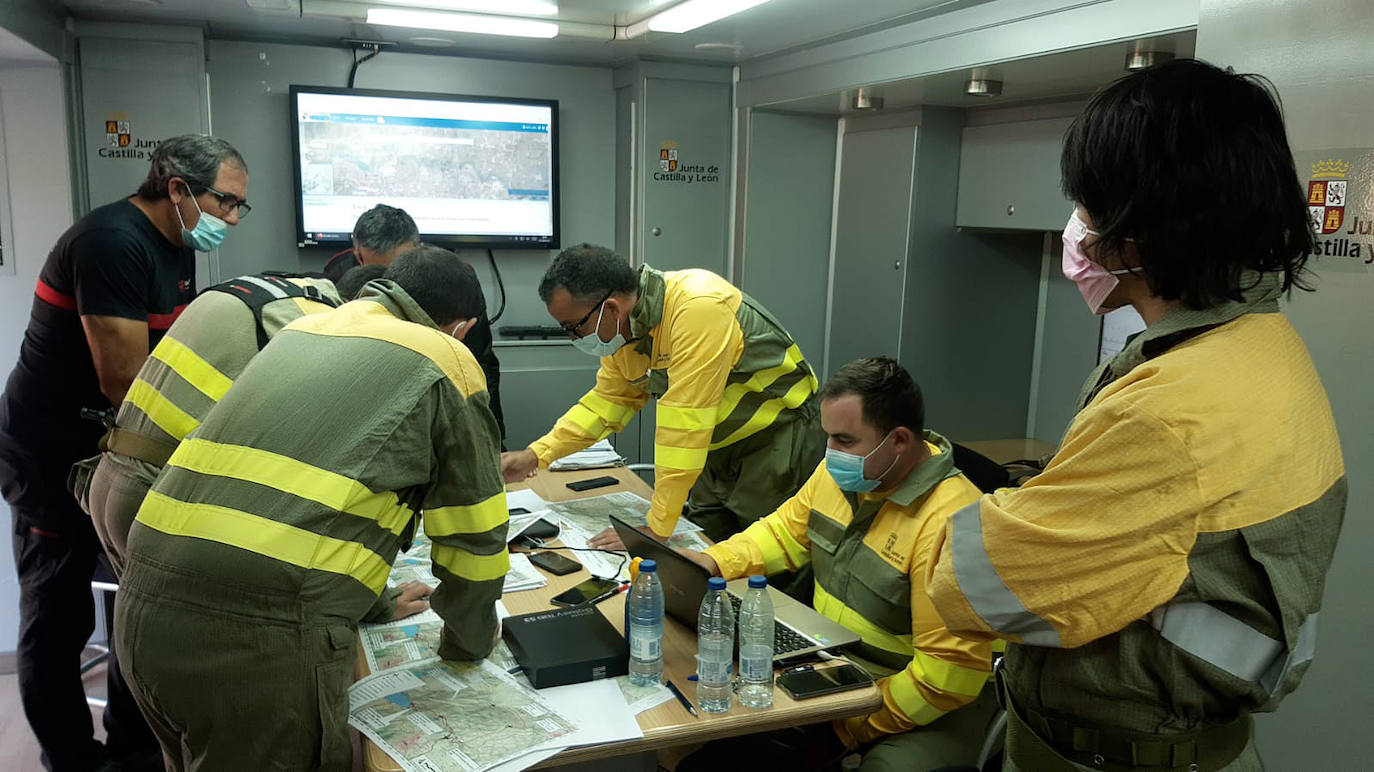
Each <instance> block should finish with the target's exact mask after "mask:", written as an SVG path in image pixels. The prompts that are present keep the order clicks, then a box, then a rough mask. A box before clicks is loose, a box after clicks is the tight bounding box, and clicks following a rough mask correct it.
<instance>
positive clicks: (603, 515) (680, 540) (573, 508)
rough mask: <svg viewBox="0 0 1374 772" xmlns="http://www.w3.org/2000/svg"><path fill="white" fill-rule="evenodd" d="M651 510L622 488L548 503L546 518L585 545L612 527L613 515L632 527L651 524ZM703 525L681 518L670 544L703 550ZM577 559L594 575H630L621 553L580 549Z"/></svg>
mask: <svg viewBox="0 0 1374 772" xmlns="http://www.w3.org/2000/svg"><path fill="white" fill-rule="evenodd" d="M648 512H649V502H648V501H647V500H645V499H643V498H641V497H639V496H636V495H635V494H633V493H629V492H626V491H620V492H617V493H607V494H605V495H604V496H592V497H590V498H585V499H574V500H572V501H559V502H554V503H550V504H549V514H548V515H547V516H546V517H545V519H546V520H549V521H550V522H554V523H557V525H558V526H559V528H560V529H561V530H560V533H559V535H558V536H559V538H560V539H562V540H563V543H564V544H566V545H567V546H569V547H579V548H585V547H586V546H587V543H588V542H589V541H591V539H592V537H593V536H596V535H597V534H598V533H601V532H602V531H604V530H606V529H607V528H610V527H611V515H615V516H616V517H619V518H620V519H621V520H624V521H625V522H627V523H629V524H630V525H632V526H635V527H640V526H643V525H645V524H647V523H648V520H647V519H646V517H645V515H647V514H648ZM700 531H701V526H699V525H697V524H696V523H693V522H692V521H690V520H688V519H687V518H685V517H682V518H678V521H677V525H676V526H675V527H674V528H673V535H672V536H671V537H669V539H668V544H669V546H671V547H674V548H686V549H695V550H701V549H705V548H706V547H707V545H708V543H707V542H706V541H704V540H703V539H702V538H701V536H700V533H699V532H700ZM577 559H578V560H579V561H581V562H582V564H583V565H584V566H586V567H587V570H588V571H590V572H591V573H592V575H594V576H602V577H606V578H619V579H622V580H625V579H628V578H629V568H628V566H627V565H626V561H625V560H624V559H622V557H621V556H620V555H610V554H607V553H604V552H584V551H580V550H579V551H578V552H577Z"/></svg>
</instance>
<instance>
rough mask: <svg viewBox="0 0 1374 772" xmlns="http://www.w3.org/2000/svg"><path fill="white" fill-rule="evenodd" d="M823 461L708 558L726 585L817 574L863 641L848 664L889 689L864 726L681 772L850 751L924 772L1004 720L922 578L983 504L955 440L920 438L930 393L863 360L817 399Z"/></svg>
mask: <svg viewBox="0 0 1374 772" xmlns="http://www.w3.org/2000/svg"><path fill="white" fill-rule="evenodd" d="M820 400H821V422H822V424H823V426H824V428H825V432H826V434H827V435H829V448H828V450H827V451H826V455H825V461H824V462H822V463H821V464H820V465H819V466H818V467H816V469H815V470H814V473H813V474H812V475H811V478H810V479H809V480H807V482H806V484H805V485H804V486H803V487H802V489H801V490H800V491H798V493H797V495H795V496H793V497H792V498H790V499H788V500H787V501H786V502H785V503H784V504H783V505H782V506H781V507H779V508H778V510H777V511H775V512H773V513H772V514H770V515H768V516H767V517H764V518H763V519H762V520H759V521H758V522H756V523H754V524H753V525H751V526H749V527H748V528H746V529H745V530H744V532H743V533H740V534H737V535H735V536H733V537H731V538H730V539H728V540H727V541H724V542H722V543H720V544H716V545H714V546H712V547H711V548H709V549H707V550H706V551H705V552H704V553H701V552H692V551H690V550H684V551H683V554H685V555H687V556H688V557H690V558H692V559H693V560H695V561H697V562H698V563H700V564H701V565H702V567H703V568H705V569H706V570H707V571H708V572H710V573H711V574H713V575H716V576H724V577H725V578H727V579H734V578H737V577H741V576H746V575H750V574H777V573H779V572H782V571H789V570H796V569H798V568H800V567H802V566H805V565H807V564H810V565H811V566H812V567H813V568H814V570H815V598H814V600H813V604H814V606H815V608H816V610H817V611H819V612H820V613H821V614H824V615H825V616H826V617H829V618H830V619H832V620H834V621H835V622H837V623H839V624H841V625H844V626H845V627H847V628H849V629H850V630H852V631H854V632H855V633H858V634H859V635H860V636H861V638H862V641H861V642H860V643H859V644H857V645H856V646H854V647H852V648H850V649H849V650H848V651H847V652H846V654H847V655H848V656H850V657H851V658H852V659H854V660H855V661H856V662H858V663H859V664H861V665H862V666H863V667H864V668H865V669H867V670H868V671H869V672H870V673H871V674H872V675H873V676H874V677H875V678H876V679H878V686H879V688H880V689H881V690H882V695H883V701H882V705H881V706H880V707H879V708H878V709H877V710H876V711H874V712H872V713H870V714H868V715H865V716H856V717H854V718H850V719H845V720H842V721H836V722H834V723H833V724H831V725H822V726H821V727H817V728H812V729H809V730H785V731H783V732H780V733H773V734H771V735H769V736H768V738H767V741H764V739H763V738H759V737H747V738H740V739H739V740H734V741H725V742H723V743H720V744H712V745H708V746H707V747H706V748H705V749H703V750H702V751H700V752H698V754H696V755H694V756H693V757H690V759H689V760H688V761H685V762H684V764H683V765H680V766H679V767H678V769H679V770H684V771H685V770H711V769H755V770H761V771H764V770H790V769H812V768H826V763H827V762H828V763H831V764H833V763H834V762H836V761H837V760H838V757H839V756H841V755H844V754H845V753H848V752H850V751H856V750H857V751H861V752H862V753H863V766H862V769H863V770H865V772H888V771H889V770H891V771H892V772H897V771H898V770H901V771H902V772H924V771H925V770H931V769H937V768H943V767H954V766H958V765H972V764H975V763H976V762H977V759H978V755H979V751H980V749H981V748H982V745H983V741H984V737H985V735H986V733H987V730H988V727H989V724H990V722H991V719H992V718H993V717H994V715H995V713H996V709H997V703H996V699H995V697H994V695H993V691H992V688H991V687H990V685H989V683H988V676H989V674H990V672H991V665H992V647H991V646H990V645H989V644H988V643H986V642H974V641H968V640H964V639H962V638H959V637H957V636H955V635H954V634H952V633H950V631H949V630H947V629H945V625H944V623H943V622H942V621H941V620H940V617H939V615H938V614H937V613H936V611H935V608H934V607H933V606H932V605H931V603H930V599H929V598H928V597H926V592H925V578H926V572H927V570H928V565H927V558H928V556H929V555H930V549H929V548H930V545H931V543H932V542H933V541H934V540H935V539H936V538H937V537H938V535H939V534H940V533H941V532H942V531H943V530H944V527H945V523H946V521H947V520H948V519H949V517H950V515H952V514H953V513H954V512H956V511H958V510H959V509H961V508H963V507H965V506H967V505H968V504H970V503H971V502H974V501H976V500H977V499H978V489H977V488H976V487H975V486H974V485H973V483H971V482H969V480H968V479H967V478H965V477H964V476H963V475H962V474H961V473H960V472H959V470H958V469H957V468H956V467H955V466H954V457H953V448H952V447H951V445H950V443H949V441H948V440H946V439H945V438H944V437H941V436H940V435H939V434H936V433H935V432H933V431H929V430H926V429H925V428H924V423H925V417H924V414H925V409H924V405H923V402H922V399H921V393H920V390H919V389H918V388H917V386H916V384H915V382H914V381H913V380H912V379H911V376H910V374H908V373H907V371H906V370H905V369H903V368H902V366H901V365H899V364H898V363H897V362H896V361H894V360H891V359H887V358H881V357H874V358H868V359H858V360H855V361H853V362H850V363H849V364H847V365H845V366H844V367H842V368H840V369H839V370H838V371H837V372H836V373H835V374H834V375H833V376H832V377H831V378H830V380H828V381H827V382H826V384H825V387H824V388H823V389H821V392H820Z"/></svg>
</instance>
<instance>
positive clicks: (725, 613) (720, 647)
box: [697, 576, 735, 713]
mask: <svg viewBox="0 0 1374 772" xmlns="http://www.w3.org/2000/svg"><path fill="white" fill-rule="evenodd" d="M734 659H735V609H734V607H733V606H732V605H731V604H730V598H729V597H728V596H727V595H726V594H725V580H724V579H721V578H720V577H718V576H713V577H711V579H710V580H708V581H707V583H706V595H704V596H703V597H702V599H701V613H700V614H698V615H697V707H699V708H701V709H702V710H704V711H706V712H707V713H724V712H726V711H728V710H729V709H730V696H731V693H730V663H731V662H733V661H734Z"/></svg>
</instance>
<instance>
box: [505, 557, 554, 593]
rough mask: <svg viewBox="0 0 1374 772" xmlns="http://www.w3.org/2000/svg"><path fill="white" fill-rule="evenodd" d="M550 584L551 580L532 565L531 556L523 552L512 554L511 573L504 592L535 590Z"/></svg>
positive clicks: (507, 578) (507, 575)
mask: <svg viewBox="0 0 1374 772" xmlns="http://www.w3.org/2000/svg"><path fill="white" fill-rule="evenodd" d="M548 583H549V580H548V579H545V578H544V575H543V574H541V573H539V571H538V570H537V569H535V567H534V564H532V563H530V558H529V555H526V554H525V553H523V552H512V553H510V571H509V572H507V573H506V584H505V586H504V588H503V592H520V591H521V590H534V589H537V588H539V587H543V586H544V585H546V584H548Z"/></svg>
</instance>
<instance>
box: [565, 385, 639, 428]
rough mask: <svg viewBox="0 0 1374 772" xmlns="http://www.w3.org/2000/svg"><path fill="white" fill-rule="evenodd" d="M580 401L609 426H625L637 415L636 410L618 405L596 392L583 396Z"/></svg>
mask: <svg viewBox="0 0 1374 772" xmlns="http://www.w3.org/2000/svg"><path fill="white" fill-rule="evenodd" d="M578 401H579V402H581V403H582V404H583V405H585V406H587V408H589V409H590V410H591V411H592V412H593V413H596V414H597V415H599V416H601V420H603V421H605V422H606V424H607V425H608V426H624V425H625V424H626V423H628V422H629V420H630V419H631V418H633V417H634V414H635V411H634V408H632V407H628V406H626V405H617V404H616V403H614V402H612V401H610V400H609V399H606V398H605V397H603V396H601V395H600V394H597V393H596V392H595V391H589V392H587V393H586V394H583V395H582V399H580V400H578Z"/></svg>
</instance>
